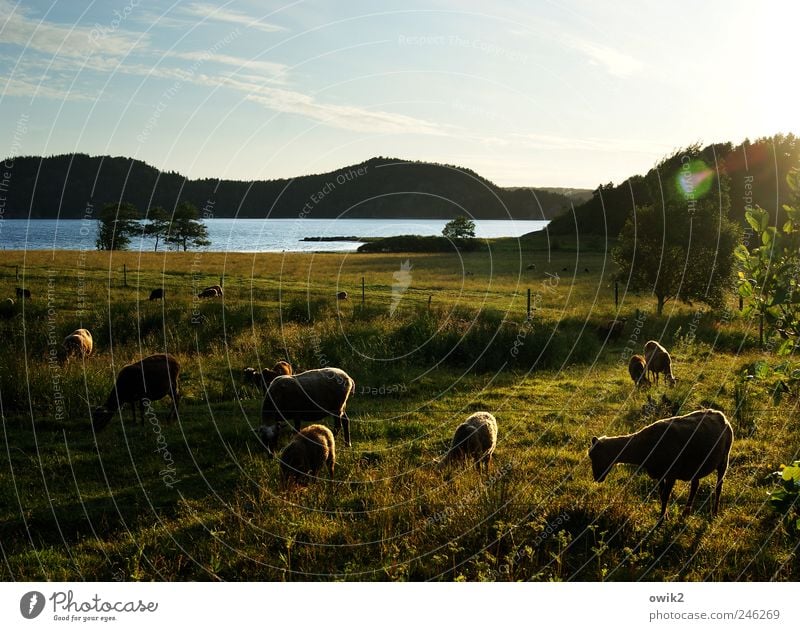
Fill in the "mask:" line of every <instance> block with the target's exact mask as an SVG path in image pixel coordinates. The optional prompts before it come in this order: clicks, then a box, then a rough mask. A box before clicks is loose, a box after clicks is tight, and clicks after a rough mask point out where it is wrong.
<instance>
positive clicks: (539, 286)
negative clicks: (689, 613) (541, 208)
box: [0, 238, 800, 580]
mask: <svg viewBox="0 0 800 631" xmlns="http://www.w3.org/2000/svg"><path fill="white" fill-rule="evenodd" d="M551 245H552V244H551ZM605 251H606V248H605V244H603V243H601V242H596V243H588V244H587V243H581V244H574V243H563V242H562V243H560V244H558V247H557V249H554V248H550V249H548V247H547V244H546V242H545V241H543V240H542V239H541V238H529V239H523V240H522V241H517V240H498V241H495V242H492V244H491V247H490V248H489V249H488V250H486V251H481V252H473V253H469V254H465V255H463V256H459V255H458V254H457V253H448V254H417V253H415V254H409V255H394V254H393V255H388V254H387V255H380V254H371V255H366V254H361V255H359V254H286V255H284V254H277V253H276V254H257V255H253V254H219V253H193V252H188V253H174V252H171V253H168V254H163V253H158V254H157V253H138V252H123V253H114V254H113V255H109V254H107V253H100V252H84V253H81V252H55V253H53V252H5V253H4V257H3V263H2V265H1V266H0V287H2V288H3V289H2V290H0V299H5V298H6V297H7V296H9V297H13V296H14V288H15V287H16V286H25V287H26V288H28V289H30V290H31V291H32V293H33V297H32V299H31V300H30V301H24V302H18V303H17V304H16V305H14V306H9V305H2V307H3V311H2V318H1V319H0V334H2V336H3V338H4V340H5V345H4V349H5V352H4V353H2V356H0V405H1V406H2V418H3V443H2V448H1V449H0V550H2V563H0V579H3V580H10V579H16V580H40V579H51V580H67V579H68V580H81V579H85V580H194V579H200V580H204V579H211V580H214V579H224V580H317V579H325V580H341V579H346V580H637V579H647V580H769V579H778V580H797V579H798V578H800V564H798V563H797V559H796V551H797V545H798V541H797V540H796V539H793V538H791V537H790V536H788V535H787V534H786V533H785V532H784V529H783V527H782V524H781V521H780V518H779V516H777V515H775V514H774V513H773V512H772V511H771V510H770V508H769V506H768V504H767V498H768V495H767V494H768V492H769V490H770V489H771V488H773V482H772V480H771V479H770V478H769V474H770V473H771V472H773V471H775V470H776V469H777V468H778V466H779V465H780V464H781V463H785V462H787V461H791V460H792V459H794V458H796V457H797V446H798V444H800V441H798V433H799V432H798V423H797V417H798V413H797V412H798V411H797V398H796V396H795V397H793V396H786V397H784V398H783V399H782V400H781V402H780V403H779V404H777V405H775V403H774V402H773V400H772V398H771V396H770V393H769V392H768V391H767V390H766V388H763V387H761V386H760V385H759V384H758V383H752V384H750V383H748V382H744V381H742V380H741V379H740V377H741V375H742V373H743V371H744V370H745V367H746V366H748V365H750V364H752V363H753V362H755V361H757V360H760V359H767V360H769V359H770V351H769V345H768V348H767V349H766V350H762V349H760V348H759V346H758V339H757V336H758V331H757V327H754V326H753V323H751V322H746V321H743V320H742V319H741V318H740V317H739V315H738V311H737V310H736V305H735V304H734V303H733V298H732V299H731V300H732V302H731V304H730V306H729V307H730V308H729V309H728V310H724V311H718V312H713V311H710V310H709V309H708V308H699V305H695V306H694V307H689V306H685V305H680V304H679V305H673V304H672V303H668V305H667V308H666V310H665V314H664V316H663V317H656V316H655V314H654V313H653V312H652V311H653V307H654V301H653V300H652V299H651V298H649V297H647V296H634V295H632V294H628V293H626V292H625V289H624V287H620V288H619V301H620V304H619V313H620V314H621V315H623V316H627V317H628V322H627V325H626V327H625V330H624V333H623V335H622V336H621V337H620V338H619V339H617V340H614V341H607V340H604V339H601V338H600V337H598V335H597V333H596V327H597V325H598V324H600V323H602V322H604V321H607V320H608V319H610V318H613V317H614V316H615V314H616V313H617V310H616V308H615V304H614V287H613V281H612V280H611V278H612V274H613V272H614V268H613V264H612V263H611V261H610V258H609V257H608V256H607V255H606V254H605ZM406 261H408V264H407V265H405V266H403V264H404V263H405V262H406ZM531 264H533V265H535V269H528V266H529V265H531ZM409 265H410V268H409ZM123 266H124V267H125V268H126V270H127V286H125V285H124V284H123ZM17 270H18V271H19V274H20V278H19V280H17V279H16V273H17ZM220 277H222V278H223V285H224V287H225V297H224V299H223V300H210V301H202V302H200V301H197V300H195V299H194V298H193V296H194V294H196V293H197V291H199V290H200V289H202V288H203V287H205V286H207V285H212V284H217V283H218V282H219V281H220ZM362 277H363V279H364V289H365V300H364V303H363V304H362V300H361V283H362ZM160 286H163V287H165V290H166V295H167V298H166V300H165V302H164V303H161V302H152V303H151V302H148V301H147V297H148V295H149V292H150V290H151V289H152V288H155V287H160ZM528 289H530V290H531V299H532V304H533V317H532V319H531V321H530V322H526V310H527V290H528ZM341 290H345V291H347V292H348V293H349V295H350V299H349V300H348V301H346V302H339V303H337V301H336V299H335V294H336V292H337V291H341ZM637 313H638V314H639V316H638V321H637V315H636V314H637ZM81 326H83V327H86V328H88V329H90V330H91V331H92V333H93V334H94V340H95V347H96V351H95V354H94V355H92V356H91V357H90V358H88V359H86V360H85V361H80V360H77V359H71V360H69V361H67V362H66V363H60V362H58V361H52V360H51V359H50V357H51V355H50V352H51V350H52V349H55V348H57V346H58V345H59V344H60V341H61V339H63V337H64V336H65V335H66V334H67V333H69V332H71V331H72V330H74V329H76V328H78V327H81ZM653 338H655V339H661V340H662V341H663V343H664V344H665V345H666V346H667V347H668V348H669V349H670V351H671V353H672V355H673V361H674V366H675V368H674V369H675V373H676V376H677V377H678V378H679V382H678V385H677V386H676V387H675V388H672V389H668V388H666V387H665V386H663V385H662V386H659V387H658V388H655V389H653V390H651V394H652V395H654V397H655V398H656V399H659V398H660V396H661V394H662V393H663V394H666V395H667V396H668V397H669V398H670V399H671V400H672V402H673V406H671V407H670V406H666V407H664V408H662V409H653V407H652V406H650V405H648V401H647V395H646V394H645V393H643V392H635V391H634V389H633V388H632V382H631V381H630V378H629V377H628V374H627V368H626V367H627V359H628V356H629V354H630V352H631V351H633V352H638V353H641V352H642V346H643V345H644V342H645V341H646V340H648V339H653ZM155 352H170V353H172V354H174V355H175V356H176V357H177V358H178V359H179V360H180V362H181V364H182V374H181V389H182V392H183V400H182V402H181V413H180V419H179V421H177V422H172V423H167V422H166V417H167V412H168V404H167V403H166V401H162V402H158V403H155V404H154V409H155V411H156V413H157V415H158V420H153V418H152V417H150V418H148V420H147V422H146V423H145V424H144V425H139V426H135V425H133V424H132V422H131V420H130V411H129V410H128V409H125V410H124V414H123V421H124V422H120V418H119V416H117V417H116V418H115V420H114V421H112V423H111V424H110V425H109V427H108V428H106V429H105V430H104V431H103V432H101V433H98V434H97V435H95V434H94V433H93V432H92V429H91V425H90V423H89V410H90V408H91V407H93V406H95V405H99V404H100V403H102V402H103V401H104V400H105V397H106V396H107V394H108V392H109V389H110V388H111V386H112V384H113V381H114V376H115V375H116V373H117V372H118V370H119V369H120V368H121V367H122V366H123V365H124V364H125V363H128V362H129V361H132V360H136V359H138V358H140V357H142V356H144V355H147V354H151V353H155ZM278 359H286V360H288V361H290V362H291V363H292V364H293V365H295V366H296V367H297V368H298V369H308V368H315V367H319V366H322V365H331V366H339V367H341V368H343V369H345V370H346V371H347V372H348V373H349V374H350V375H351V376H352V377H353V378H354V379H355V381H356V384H357V385H356V393H355V396H354V397H353V399H352V400H351V401H350V403H349V405H348V411H349V415H350V418H351V419H352V431H353V446H352V448H350V449H348V448H346V447H344V446H343V445H339V446H338V463H337V476H336V477H337V479H336V480H335V481H334V482H327V481H323V480H320V481H316V482H314V483H312V484H311V485H309V486H308V487H307V488H305V489H298V488H294V489H289V490H283V489H281V488H280V487H279V484H278V480H279V475H278V467H277V463H276V462H275V461H274V460H272V461H270V460H267V459H266V458H265V457H264V453H263V449H262V448H261V446H260V444H259V443H258V441H257V439H256V437H255V435H254V433H253V429H254V428H255V427H257V426H258V425H259V424H260V420H259V409H260V397H259V394H258V392H256V391H255V390H252V389H251V388H249V387H247V386H243V385H242V383H241V373H242V369H243V368H244V367H246V366H257V367H268V366H272V364H273V363H274V362H275V361H276V360H278ZM701 406H713V407H717V408H719V409H721V410H723V411H724V412H725V413H726V414H727V415H728V417H729V419H730V420H731V423H732V425H733V427H734V432H735V435H736V438H735V441H734V445H733V449H732V456H731V466H730V469H729V473H728V477H727V478H726V486H725V490H724V492H723V496H722V505H721V510H720V515H719V516H718V517H717V518H716V519H711V517H710V514H709V512H710V511H709V504H710V495H711V488H712V484H713V479H714V478H713V477H709V478H706V479H705V480H703V482H702V484H701V488H700V493H699V495H698V499H697V503H696V510H695V514H694V515H692V516H690V517H688V518H686V519H683V518H681V517H680V511H681V509H682V503H683V502H685V500H686V496H687V493H688V484H687V483H681V482H679V483H678V484H677V485H676V489H675V493H674V495H673V501H672V504H671V506H670V510H669V516H668V519H667V520H666V521H665V522H664V523H663V524H662V525H661V526H658V527H657V522H656V520H657V517H658V500H657V494H654V493H653V483H652V481H650V480H649V479H648V478H647V477H646V476H644V475H634V472H633V469H632V468H630V467H626V466H619V467H617V468H616V469H615V470H614V471H613V472H612V473H611V474H610V475H609V477H608V479H607V480H606V481H605V482H604V483H603V484H597V483H595V482H594V481H593V480H592V476H591V467H590V464H589V460H588V457H587V449H588V446H589V443H590V440H591V437H592V436H593V435H598V436H599V435H603V434H605V435H612V434H618V433H627V432H629V431H633V430H634V429H636V428H639V427H641V426H642V425H644V424H645V423H647V422H650V421H652V420H654V419H656V418H659V417H663V416H668V415H670V413H672V412H673V411H675V412H678V411H679V412H680V413H684V412H688V411H691V410H694V409H697V408H699V407H701ZM667 407H670V409H669V410H668V409H667ZM482 409H485V410H489V411H491V412H493V413H494V414H495V415H496V417H497V419H498V424H499V427H500V432H499V440H498V447H497V452H496V457H495V461H494V463H493V469H492V471H491V472H490V474H489V476H488V477H486V476H484V477H483V478H482V477H480V476H479V475H478V474H477V473H476V472H475V471H474V469H472V468H463V469H462V468H458V467H454V468H451V469H444V470H441V469H439V468H438V467H436V466H435V465H434V463H433V460H434V458H436V457H438V456H440V455H442V454H443V453H444V451H445V449H446V446H447V444H448V440H449V438H450V437H451V436H452V432H453V430H454V429H455V427H456V426H457V425H458V424H459V423H460V422H461V421H462V420H463V419H464V418H465V417H466V416H467V415H468V414H470V413H471V412H472V411H475V410H482Z"/></svg>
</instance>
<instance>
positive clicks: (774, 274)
mask: <svg viewBox="0 0 800 631" xmlns="http://www.w3.org/2000/svg"><path fill="white" fill-rule="evenodd" d="M786 179H787V181H788V183H789V187H790V189H791V191H792V197H793V200H794V205H793V206H788V205H785V206H784V207H783V210H784V212H785V213H786V219H785V221H784V222H783V225H781V226H778V225H775V226H770V225H769V224H770V216H769V213H767V211H765V210H764V209H762V208H760V207H758V206H756V207H755V208H754V209H750V210H748V211H747V212H746V213H745V219H746V220H747V223H748V224H749V225H750V227H751V228H752V229H753V233H754V236H755V237H756V239H757V241H756V243H758V244H759V245H758V246H757V247H755V248H753V249H752V250H748V248H747V246H745V245H744V244H742V245H739V246H738V247H737V248H736V252H735V254H736V259H737V261H738V263H739V272H738V275H739V281H738V283H739V295H740V296H741V297H742V298H743V299H746V300H747V301H748V305H747V309H746V311H745V315H751V314H756V315H758V316H759V318H760V321H761V322H762V323H763V324H764V326H765V327H766V329H767V335H771V334H773V333H776V332H777V333H778V334H780V335H781V336H782V337H784V338H786V341H785V342H783V343H782V344H781V346H780V347H779V349H778V354H779V355H785V354H789V353H790V352H791V351H792V350H793V348H794V346H795V344H796V343H797V338H798V336H799V335H800V203H799V202H800V170H798V169H797V168H793V169H791V170H790V171H789V174H788V175H787V178H786ZM776 223H779V222H777V221H776ZM761 341H762V342H763V340H761Z"/></svg>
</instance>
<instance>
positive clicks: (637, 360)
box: [628, 355, 650, 388]
mask: <svg viewBox="0 0 800 631" xmlns="http://www.w3.org/2000/svg"><path fill="white" fill-rule="evenodd" d="M628 373H629V374H630V376H631V379H633V383H635V384H636V387H637V388H641V387H643V386H644V387H648V386H649V385H650V380H649V379H648V378H647V375H646V373H647V364H646V363H645V360H644V357H642V356H641V355H633V356H632V357H631V359H630V361H629V362H628Z"/></svg>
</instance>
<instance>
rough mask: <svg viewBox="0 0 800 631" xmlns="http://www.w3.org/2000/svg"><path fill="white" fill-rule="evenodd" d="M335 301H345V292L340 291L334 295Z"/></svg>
mask: <svg viewBox="0 0 800 631" xmlns="http://www.w3.org/2000/svg"><path fill="white" fill-rule="evenodd" d="M336 300H347V292H346V291H340V292H339V293H337V294H336Z"/></svg>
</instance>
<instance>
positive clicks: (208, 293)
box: [197, 287, 220, 298]
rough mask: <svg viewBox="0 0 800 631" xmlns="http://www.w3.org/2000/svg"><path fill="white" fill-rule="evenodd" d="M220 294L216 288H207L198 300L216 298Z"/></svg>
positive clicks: (198, 295)
mask: <svg viewBox="0 0 800 631" xmlns="http://www.w3.org/2000/svg"><path fill="white" fill-rule="evenodd" d="M219 295H220V294H219V292H218V291H217V290H216V289H215V288H214V287H206V288H205V289H204V290H203V291H201V292H200V293H199V294H197V297H198V298H216V297H218V296H219Z"/></svg>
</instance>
